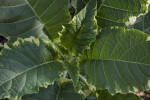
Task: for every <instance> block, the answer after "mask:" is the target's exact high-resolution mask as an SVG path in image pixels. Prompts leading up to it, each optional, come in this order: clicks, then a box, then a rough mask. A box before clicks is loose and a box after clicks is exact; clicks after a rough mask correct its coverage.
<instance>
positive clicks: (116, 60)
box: [81, 58, 150, 66]
mask: <svg viewBox="0 0 150 100" xmlns="http://www.w3.org/2000/svg"><path fill="white" fill-rule="evenodd" d="M86 60H98V61H100V60H101V61H115V62H123V63H133V64H139V65H145V66H150V64H145V63H140V62H134V61H133V62H130V61H125V60H118V59H102V58H100V59H96V58H91V59H90V58H89V59H83V60H81V62H82V61H86Z"/></svg>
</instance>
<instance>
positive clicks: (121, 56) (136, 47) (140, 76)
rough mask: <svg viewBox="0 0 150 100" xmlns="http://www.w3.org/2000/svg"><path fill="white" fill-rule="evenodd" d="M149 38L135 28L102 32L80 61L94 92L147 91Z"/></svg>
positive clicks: (149, 58)
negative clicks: (96, 90) (103, 90)
mask: <svg viewBox="0 0 150 100" xmlns="http://www.w3.org/2000/svg"><path fill="white" fill-rule="evenodd" d="M148 37H149V36H148V35H147V34H145V33H143V32H140V31H138V30H134V29H131V30H130V29H124V28H106V29H103V30H102V32H100V33H99V36H98V37H97V40H96V41H95V42H94V43H93V44H92V45H91V49H88V50H87V51H85V54H84V56H83V57H82V58H81V59H82V61H81V64H80V68H81V69H82V73H83V74H84V75H85V77H86V79H87V80H88V82H89V83H90V84H93V85H94V86H96V89H108V90H109V92H110V93H111V94H114V93H118V92H123V93H127V92H137V91H143V90H148V89H150V84H149V82H150V81H149V79H150V73H149V72H150V41H148Z"/></svg>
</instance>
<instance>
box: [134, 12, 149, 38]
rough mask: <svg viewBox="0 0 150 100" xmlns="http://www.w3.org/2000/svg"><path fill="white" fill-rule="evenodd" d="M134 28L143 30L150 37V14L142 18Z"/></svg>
mask: <svg viewBox="0 0 150 100" xmlns="http://www.w3.org/2000/svg"><path fill="white" fill-rule="evenodd" d="M132 28H135V29H138V30H141V31H143V32H145V33H147V34H149V35H150V12H149V13H148V14H146V15H145V16H141V17H140V18H139V20H138V22H137V23H135V24H134V25H133V26H132Z"/></svg>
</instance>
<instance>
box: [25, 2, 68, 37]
mask: <svg viewBox="0 0 150 100" xmlns="http://www.w3.org/2000/svg"><path fill="white" fill-rule="evenodd" d="M27 1H28V3H29V4H30V6H31V8H32V10H33V11H34V12H35V13H36V15H37V16H38V18H39V19H40V21H41V23H42V25H44V26H45V27H46V29H47V30H48V32H49V33H50V35H51V37H53V38H56V37H58V32H59V31H61V29H62V25H63V24H66V23H68V22H69V21H70V13H69V9H68V3H69V0H27Z"/></svg>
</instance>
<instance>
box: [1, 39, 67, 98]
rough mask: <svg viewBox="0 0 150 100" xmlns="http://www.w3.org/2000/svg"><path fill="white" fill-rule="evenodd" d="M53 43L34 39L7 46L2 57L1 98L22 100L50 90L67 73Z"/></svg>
mask: <svg viewBox="0 0 150 100" xmlns="http://www.w3.org/2000/svg"><path fill="white" fill-rule="evenodd" d="M57 59H58V52H57V50H55V48H54V47H53V44H52V43H51V42H49V41H43V40H38V39H35V38H33V37H31V38H28V39H25V40H23V39H19V40H18V41H16V42H15V43H14V44H8V45H7V46H6V45H5V48H4V49H3V50H2V52H1V55H0V98H5V97H10V98H15V97H17V96H18V97H20V96H22V95H24V94H31V93H35V92H36V91H37V89H38V87H46V86H47V85H49V84H51V83H52V82H53V81H55V80H56V79H58V78H59V76H60V74H62V72H63V71H64V68H63V67H62V64H61V63H60V62H59V61H58V60H57Z"/></svg>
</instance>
